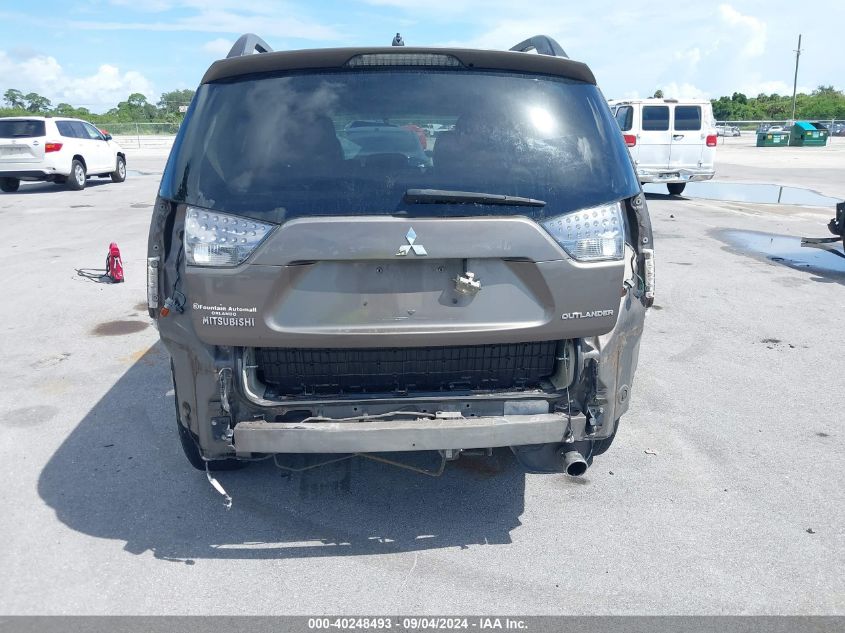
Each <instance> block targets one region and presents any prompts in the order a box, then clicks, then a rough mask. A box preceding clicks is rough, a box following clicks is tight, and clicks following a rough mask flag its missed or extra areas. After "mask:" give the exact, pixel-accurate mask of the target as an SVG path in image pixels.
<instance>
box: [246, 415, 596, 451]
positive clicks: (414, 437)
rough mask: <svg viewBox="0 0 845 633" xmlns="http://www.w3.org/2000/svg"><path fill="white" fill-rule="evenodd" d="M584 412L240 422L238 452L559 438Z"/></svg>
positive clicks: (439, 446)
mask: <svg viewBox="0 0 845 633" xmlns="http://www.w3.org/2000/svg"><path fill="white" fill-rule="evenodd" d="M585 424H586V418H585V417H584V415H583V414H578V415H573V416H568V415H567V414H564V413H545V414H537V415H506V416H492V417H473V418H464V417H458V418H447V419H439V418H438V419H431V418H417V419H414V420H407V419H405V420H361V421H357V422H332V421H316V422H264V421H246V422H240V423H238V424H237V425H236V426H235V429H234V446H235V451H236V453H237V454H238V455H244V456H245V455H248V454H250V453H382V452H394V451H430V450H447V449H471V448H493V447H498V446H521V445H525V444H547V443H559V442H563V441H564V440H565V438H566V437H567V435H570V434H571V433H572V429H573V427H577V428H579V429H583V428H584V426H585Z"/></svg>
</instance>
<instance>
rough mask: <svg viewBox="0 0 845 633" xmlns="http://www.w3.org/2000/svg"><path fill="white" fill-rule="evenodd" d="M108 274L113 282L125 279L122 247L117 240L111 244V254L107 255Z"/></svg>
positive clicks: (116, 282) (117, 282)
mask: <svg viewBox="0 0 845 633" xmlns="http://www.w3.org/2000/svg"><path fill="white" fill-rule="evenodd" d="M106 274H107V275H108V276H109V279H111V281H112V283H115V284H119V283H121V282H122V281H123V261H122V260H121V258H120V249H119V248H118V247H117V244H116V243H115V242H112V243H111V244H109V254H108V255H107V256H106Z"/></svg>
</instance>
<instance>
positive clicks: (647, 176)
mask: <svg viewBox="0 0 845 633" xmlns="http://www.w3.org/2000/svg"><path fill="white" fill-rule="evenodd" d="M715 175H716V172H715V171H714V170H712V169H688V168H683V169H671V168H669V169H646V168H642V167H637V178H639V179H640V182H641V183H646V182H698V181H702V180H711V179H712V178H713V176H715Z"/></svg>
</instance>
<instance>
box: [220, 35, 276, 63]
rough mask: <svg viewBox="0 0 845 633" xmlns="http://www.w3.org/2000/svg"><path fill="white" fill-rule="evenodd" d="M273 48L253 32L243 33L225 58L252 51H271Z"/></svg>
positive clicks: (249, 53)
mask: <svg viewBox="0 0 845 633" xmlns="http://www.w3.org/2000/svg"><path fill="white" fill-rule="evenodd" d="M272 52H273V49H272V48H270V45H269V44H268V43H267V42H265V41H264V40H262V39H261V38H260V37H258V36H257V35H256V34H255V33H244V34H243V35H241V36H240V37H239V38H238V41H237V42H235V45H234V46H232V50H230V51H229V54H228V55H226V59H229V58H230V57H243V56H244V55H252V54H253V53H272Z"/></svg>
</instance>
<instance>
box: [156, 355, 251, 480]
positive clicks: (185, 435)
mask: <svg viewBox="0 0 845 633" xmlns="http://www.w3.org/2000/svg"><path fill="white" fill-rule="evenodd" d="M170 376H171V378H172V380H173V400H174V402H175V404H176V428H177V429H178V430H179V441H180V443H181V444H182V451H183V452H184V453H185V457H186V458H187V459H188V461H189V462H190V464H191V466H193V467H194V468H196V469H197V470H205V465H206V463H207V464H208V470H213V471H220V470H240V469H241V468H246V467H247V466H248V465H249V462H245V461H240V460H237V459H215V460H212V461H209V462H206V461H205V460H204V459H203V458H202V454H201V453H200V449H199V446H198V445H197V440H196V438H195V437H194V434H193V433H191V431H190V429H188V428H187V427H186V426H185V425H183V424H182V417H181V415H180V413H179V394H178V393H177V392H176V376H175V375H174V371H173V361H170Z"/></svg>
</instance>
